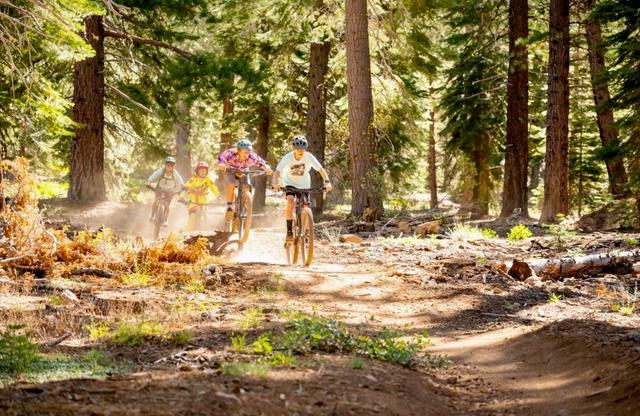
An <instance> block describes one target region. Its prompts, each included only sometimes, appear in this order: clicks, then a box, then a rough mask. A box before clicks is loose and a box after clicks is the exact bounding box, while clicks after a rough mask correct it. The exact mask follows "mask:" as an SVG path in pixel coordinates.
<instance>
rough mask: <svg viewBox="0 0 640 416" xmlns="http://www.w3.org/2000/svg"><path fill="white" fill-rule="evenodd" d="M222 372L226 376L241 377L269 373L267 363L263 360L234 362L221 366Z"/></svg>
mask: <svg viewBox="0 0 640 416" xmlns="http://www.w3.org/2000/svg"><path fill="white" fill-rule="evenodd" d="M222 373H223V374H224V375H226V376H232V377H241V376H246V375H250V376H255V377H264V376H266V375H267V374H269V365H268V364H265V363H263V362H236V363H229V364H226V365H224V366H222Z"/></svg>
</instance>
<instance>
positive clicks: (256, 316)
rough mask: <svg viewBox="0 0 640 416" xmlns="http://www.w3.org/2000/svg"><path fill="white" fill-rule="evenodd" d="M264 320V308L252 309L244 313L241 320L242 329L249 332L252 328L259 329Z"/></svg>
mask: <svg viewBox="0 0 640 416" xmlns="http://www.w3.org/2000/svg"><path fill="white" fill-rule="evenodd" d="M263 320H264V314H263V312H262V308H258V307H251V308H249V309H247V310H246V311H244V314H243V316H242V319H240V328H242V329H243V330H245V331H246V330H247V329H250V328H257V327H258V326H260V324H261V323H262V321H263Z"/></svg>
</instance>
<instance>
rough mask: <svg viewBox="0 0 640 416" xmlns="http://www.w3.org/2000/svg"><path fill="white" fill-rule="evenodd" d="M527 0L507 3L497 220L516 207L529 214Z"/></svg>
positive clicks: (509, 213)
mask: <svg viewBox="0 0 640 416" xmlns="http://www.w3.org/2000/svg"><path fill="white" fill-rule="evenodd" d="M528 18H529V6H528V4H527V0H511V1H510V2H509V75H508V83H507V144H506V148H505V166H504V187H503V192H502V211H501V212H500V217H502V218H506V217H508V216H509V215H511V214H512V213H513V211H514V210H515V209H516V208H520V209H521V212H522V214H524V215H528V213H529V207H528V205H529V204H528V200H527V197H528V193H527V174H528V169H529V131H528V130H529V122H528V118H529V107H528V103H529V81H528V77H529V69H528V60H527V46H526V40H527V37H528V36H529V22H528Z"/></svg>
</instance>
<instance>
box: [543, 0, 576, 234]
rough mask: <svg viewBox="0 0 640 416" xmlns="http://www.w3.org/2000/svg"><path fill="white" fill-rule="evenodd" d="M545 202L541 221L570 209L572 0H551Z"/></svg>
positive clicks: (553, 220)
mask: <svg viewBox="0 0 640 416" xmlns="http://www.w3.org/2000/svg"><path fill="white" fill-rule="evenodd" d="M548 85H549V86H548V92H547V97H548V99H547V143H546V154H545V174H544V205H543V208H542V216H541V217H540V222H543V223H548V222H555V221H557V216H558V214H563V215H566V214H567V213H568V212H569V189H568V181H569V157H568V155H569V0H551V4H550V11H549V81H548Z"/></svg>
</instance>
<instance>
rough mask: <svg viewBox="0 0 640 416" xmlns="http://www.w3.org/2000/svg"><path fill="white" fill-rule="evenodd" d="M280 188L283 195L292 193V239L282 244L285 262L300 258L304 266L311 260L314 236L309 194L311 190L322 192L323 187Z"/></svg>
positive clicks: (291, 262) (290, 262)
mask: <svg viewBox="0 0 640 416" xmlns="http://www.w3.org/2000/svg"><path fill="white" fill-rule="evenodd" d="M282 190H283V191H284V192H285V195H286V193H292V194H294V195H293V198H294V202H293V203H294V205H293V207H294V215H293V230H292V231H293V241H292V242H287V243H285V246H284V248H285V251H286V252H287V262H288V263H289V264H296V263H298V259H300V260H301V263H302V264H303V265H304V266H309V265H310V264H311V262H312V261H313V244H314V237H315V231H314V228H313V226H314V223H313V212H312V211H311V199H310V194H311V193H312V192H324V191H325V188H310V189H299V188H294V187H291V186H285V187H283V188H282Z"/></svg>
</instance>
